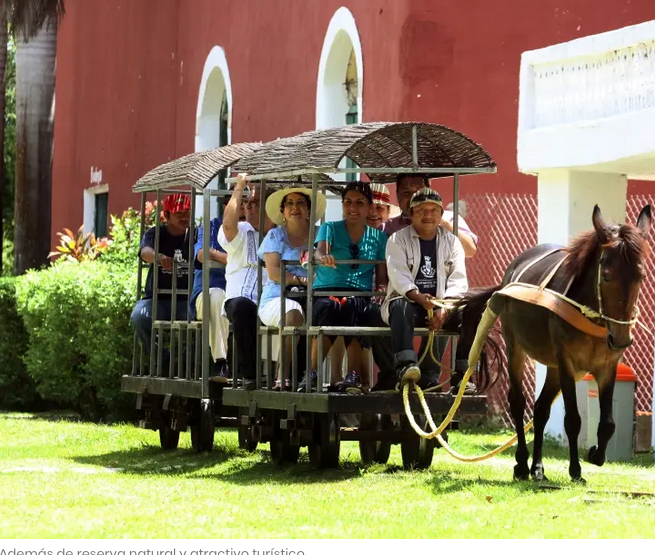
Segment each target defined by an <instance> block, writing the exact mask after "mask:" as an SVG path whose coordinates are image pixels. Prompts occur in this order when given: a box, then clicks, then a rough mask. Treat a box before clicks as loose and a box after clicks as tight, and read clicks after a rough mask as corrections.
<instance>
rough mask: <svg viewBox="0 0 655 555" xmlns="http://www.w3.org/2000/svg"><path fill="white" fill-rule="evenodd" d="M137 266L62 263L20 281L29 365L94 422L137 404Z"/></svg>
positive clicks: (52, 392)
mask: <svg viewBox="0 0 655 555" xmlns="http://www.w3.org/2000/svg"><path fill="white" fill-rule="evenodd" d="M135 277H136V276H135V272H134V271H133V268H127V267H125V266H121V265H110V264H107V263H104V262H102V261H94V262H90V261H86V262H81V263H59V264H55V265H53V266H52V267H50V268H48V269H45V270H42V271H39V272H29V273H28V274H26V275H25V276H23V277H22V278H20V280H19V283H18V286H17V293H18V294H17V298H18V310H19V313H20V314H21V315H22V317H23V321H24V323H25V327H26V328H27V330H29V339H30V341H29V347H28V349H27V353H26V355H25V359H24V360H25V365H26V368H27V372H28V373H29V375H30V376H31V377H32V378H33V379H34V380H35V381H36V383H37V390H38V392H39V393H40V394H41V395H42V396H43V397H44V398H45V399H50V400H53V401H57V402H59V403H63V404H65V405H67V406H69V407H71V408H74V409H75V410H78V411H80V413H81V414H82V415H83V416H84V417H86V418H91V419H94V420H97V419H100V418H103V417H105V416H107V415H116V413H120V412H121V411H122V410H123V409H124V408H125V407H126V406H127V403H128V401H129V398H128V396H127V395H123V394H121V392H120V377H121V375H123V374H124V373H129V371H130V368H131V359H132V341H133V333H132V330H131V326H130V320H129V317H130V313H131V310H132V308H133V306H134V303H135V292H136V279H135Z"/></svg>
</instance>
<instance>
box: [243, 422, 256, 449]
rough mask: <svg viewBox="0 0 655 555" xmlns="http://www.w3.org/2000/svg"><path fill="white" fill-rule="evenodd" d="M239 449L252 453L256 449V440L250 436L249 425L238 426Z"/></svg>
mask: <svg viewBox="0 0 655 555" xmlns="http://www.w3.org/2000/svg"><path fill="white" fill-rule="evenodd" d="M239 449H243V450H244V451H248V453H252V452H254V451H255V449H257V442H256V441H255V440H254V439H253V438H252V430H251V429H250V427H249V426H239Z"/></svg>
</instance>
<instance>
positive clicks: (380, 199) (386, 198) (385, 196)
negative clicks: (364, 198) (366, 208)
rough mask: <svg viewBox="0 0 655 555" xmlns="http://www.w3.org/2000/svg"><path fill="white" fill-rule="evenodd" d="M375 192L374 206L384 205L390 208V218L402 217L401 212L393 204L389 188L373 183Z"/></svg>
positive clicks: (372, 187) (372, 188)
mask: <svg viewBox="0 0 655 555" xmlns="http://www.w3.org/2000/svg"><path fill="white" fill-rule="evenodd" d="M371 191H372V192H373V204H384V205H386V206H388V207H389V217H390V218H395V217H396V216H400V214H401V210H400V208H399V207H398V206H396V205H395V204H391V193H390V192H389V188H388V187H387V186H386V185H384V184H382V183H371Z"/></svg>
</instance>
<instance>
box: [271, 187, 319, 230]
mask: <svg viewBox="0 0 655 555" xmlns="http://www.w3.org/2000/svg"><path fill="white" fill-rule="evenodd" d="M291 193H300V194H303V195H307V196H308V197H309V198H310V199H311V198H312V190H311V189H308V188H307V187H286V188H283V189H278V190H277V191H275V192H274V193H272V194H271V195H270V196H269V197H268V198H267V199H266V214H267V215H268V217H269V218H270V219H271V221H272V222H273V223H274V224H275V225H284V224H285V221H284V214H282V212H281V211H280V206H281V205H282V201H283V200H284V197H286V196H287V195H290V194H291ZM325 208H326V200H325V195H324V194H323V193H321V192H320V191H317V192H316V220H320V219H321V218H322V217H323V214H325Z"/></svg>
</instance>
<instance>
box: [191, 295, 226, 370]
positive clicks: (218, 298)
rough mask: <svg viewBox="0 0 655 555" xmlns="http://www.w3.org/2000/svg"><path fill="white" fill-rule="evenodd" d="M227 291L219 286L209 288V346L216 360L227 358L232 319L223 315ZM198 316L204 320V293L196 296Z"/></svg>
mask: <svg viewBox="0 0 655 555" xmlns="http://www.w3.org/2000/svg"><path fill="white" fill-rule="evenodd" d="M224 302H225V291H224V290H223V289H220V288H219V287H211V288H210V289H209V347H210V348H211V351H212V357H213V359H214V360H220V359H223V360H225V359H227V340H228V337H229V335H230V321H229V320H228V319H227V318H226V317H225V316H222V314H223V303H224ZM196 316H197V317H198V320H200V321H202V293H201V294H200V295H198V296H197V297H196Z"/></svg>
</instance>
